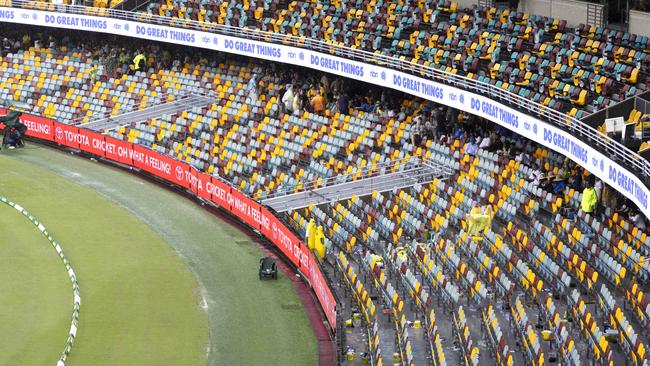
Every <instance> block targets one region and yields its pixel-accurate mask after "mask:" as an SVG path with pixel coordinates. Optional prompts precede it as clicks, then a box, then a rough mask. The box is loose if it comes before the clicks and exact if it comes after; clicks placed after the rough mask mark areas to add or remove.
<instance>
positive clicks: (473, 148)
mask: <svg viewBox="0 0 650 366" xmlns="http://www.w3.org/2000/svg"><path fill="white" fill-rule="evenodd" d="M465 152H466V153H467V154H468V155H471V156H475V155H476V153H477V152H478V144H476V143H474V140H473V139H471V138H470V139H469V142H468V143H467V146H465Z"/></svg>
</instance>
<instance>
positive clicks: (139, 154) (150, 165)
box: [133, 144, 189, 188]
mask: <svg viewBox="0 0 650 366" xmlns="http://www.w3.org/2000/svg"><path fill="white" fill-rule="evenodd" d="M133 150H134V151H133V165H134V166H135V167H136V168H139V169H142V170H144V171H146V172H149V173H151V174H154V175H156V176H158V177H160V178H163V179H165V180H167V181H169V182H171V183H174V184H178V185H179V186H181V187H185V188H188V187H189V184H188V183H187V177H186V175H189V174H186V173H187V172H188V169H189V166H188V165H187V164H185V163H184V162H182V161H178V160H176V159H173V158H171V157H169V156H167V155H163V154H160V153H157V152H155V151H152V150H149V149H148V148H146V147H143V146H140V145H137V144H134V145H133Z"/></svg>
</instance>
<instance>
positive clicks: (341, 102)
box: [336, 93, 350, 114]
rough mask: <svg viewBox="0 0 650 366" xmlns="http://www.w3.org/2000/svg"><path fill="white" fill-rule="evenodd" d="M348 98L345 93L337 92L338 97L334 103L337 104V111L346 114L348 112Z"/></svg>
mask: <svg viewBox="0 0 650 366" xmlns="http://www.w3.org/2000/svg"><path fill="white" fill-rule="evenodd" d="M349 100H350V98H349V97H348V96H347V95H346V94H345V93H342V94H339V97H338V99H337V100H336V104H337V106H338V110H339V112H341V113H343V114H348V113H350V108H349V104H348V103H349Z"/></svg>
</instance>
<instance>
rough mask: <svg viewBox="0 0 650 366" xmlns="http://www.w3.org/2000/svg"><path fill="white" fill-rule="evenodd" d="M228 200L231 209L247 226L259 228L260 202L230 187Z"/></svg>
mask: <svg viewBox="0 0 650 366" xmlns="http://www.w3.org/2000/svg"><path fill="white" fill-rule="evenodd" d="M227 199H228V202H230V206H231V209H230V210H231V211H232V213H233V214H235V215H236V216H237V217H239V219H240V220H242V221H244V222H245V223H246V224H248V225H249V226H251V227H253V228H255V229H257V230H259V229H260V220H261V218H260V204H259V203H257V202H255V201H253V200H252V199H250V198H248V197H246V196H244V194H243V193H241V192H239V191H238V190H236V189H234V188H231V189H230V194H229V195H228V198H227Z"/></svg>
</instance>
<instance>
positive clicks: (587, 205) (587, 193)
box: [580, 176, 598, 214]
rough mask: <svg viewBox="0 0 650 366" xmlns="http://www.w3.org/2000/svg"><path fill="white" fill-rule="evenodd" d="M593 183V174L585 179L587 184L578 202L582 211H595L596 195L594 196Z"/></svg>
mask: <svg viewBox="0 0 650 366" xmlns="http://www.w3.org/2000/svg"><path fill="white" fill-rule="evenodd" d="M594 184H595V182H594V178H593V176H590V179H589V180H588V181H587V186H586V187H585V189H584V190H583V191H582V202H581V203H580V208H582V211H583V212H584V213H588V214H593V213H595V211H596V206H597V205H598V197H597V196H596V190H595V189H594Z"/></svg>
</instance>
